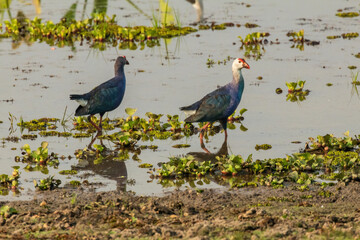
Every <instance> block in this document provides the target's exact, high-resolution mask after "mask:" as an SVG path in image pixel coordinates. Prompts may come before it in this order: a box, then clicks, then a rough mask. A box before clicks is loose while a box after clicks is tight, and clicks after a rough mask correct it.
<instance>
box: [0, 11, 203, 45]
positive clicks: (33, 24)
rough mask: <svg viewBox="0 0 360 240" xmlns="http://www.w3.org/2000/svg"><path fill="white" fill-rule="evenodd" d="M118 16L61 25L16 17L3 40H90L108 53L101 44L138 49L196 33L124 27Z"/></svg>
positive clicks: (185, 29) (57, 42)
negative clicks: (165, 39)
mask: <svg viewBox="0 0 360 240" xmlns="http://www.w3.org/2000/svg"><path fill="white" fill-rule="evenodd" d="M115 17H116V16H115V15H113V16H112V17H109V16H106V15H105V14H104V13H94V14H93V16H92V18H89V19H85V20H82V21H75V20H74V19H71V20H67V19H65V18H63V19H62V20H61V21H60V22H59V23H53V22H52V21H47V22H43V21H42V19H40V18H38V17H35V18H34V19H33V20H30V19H25V21H21V22H20V21H18V20H17V19H16V18H14V19H12V20H11V21H4V24H5V32H4V33H2V34H0V37H2V38H4V37H11V38H13V40H14V41H17V40H19V39H20V38H21V36H29V38H30V41H37V40H40V41H41V42H46V43H47V44H49V45H52V46H53V45H57V46H59V47H64V46H73V44H74V42H81V43H82V42H83V41H86V42H88V43H89V44H92V46H93V47H96V48H99V49H100V50H104V49H105V48H106V46H105V45H103V44H99V43H107V44H110V45H112V46H117V45H118V44H119V47H120V48H124V47H125V46H126V48H130V49H136V48H137V45H138V44H140V45H141V46H142V47H144V46H145V45H144V44H143V43H144V42H153V43H152V44H146V45H147V46H148V47H151V46H155V45H157V44H158V39H160V38H171V37H175V36H181V35H186V34H189V33H191V32H195V31H196V29H194V28H191V27H177V26H174V25H166V26H163V27H146V26H135V27H124V26H119V25H117V24H116V22H115ZM125 43H126V44H125ZM129 43H131V44H129Z"/></svg>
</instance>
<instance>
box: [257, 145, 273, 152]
mask: <svg viewBox="0 0 360 240" xmlns="http://www.w3.org/2000/svg"><path fill="white" fill-rule="evenodd" d="M271 148H272V146H271V145H270V144H256V146H255V150H256V151H258V150H260V149H262V150H269V149H271Z"/></svg>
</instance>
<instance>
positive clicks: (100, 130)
mask: <svg viewBox="0 0 360 240" xmlns="http://www.w3.org/2000/svg"><path fill="white" fill-rule="evenodd" d="M91 117H92V115H89V116H88V121H89V123H91V125H93V126H94V128H96V130H97V131H98V132H99V133H100V134H101V133H102V129H101V128H100V127H98V126H97V125H96V124H95V123H94V122H93V121H91ZM100 126H101V117H100Z"/></svg>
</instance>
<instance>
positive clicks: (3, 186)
mask: <svg viewBox="0 0 360 240" xmlns="http://www.w3.org/2000/svg"><path fill="white" fill-rule="evenodd" d="M19 168H20V167H18V166H15V167H13V169H14V170H13V172H12V174H11V175H7V174H1V175H0V195H7V194H8V191H9V190H12V191H15V192H16V191H17V190H18V186H19V178H20V172H19Z"/></svg>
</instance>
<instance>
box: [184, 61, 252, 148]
mask: <svg viewBox="0 0 360 240" xmlns="http://www.w3.org/2000/svg"><path fill="white" fill-rule="evenodd" d="M242 68H247V69H250V66H249V64H247V63H246V62H245V60H244V59H242V58H238V59H235V60H234V62H233V64H232V73H233V80H232V81H231V82H230V83H228V84H226V85H225V86H223V87H221V88H218V89H216V90H215V91H213V92H211V93H209V94H207V95H206V96H205V97H203V98H202V99H201V100H199V101H197V102H195V103H194V104H192V105H189V106H186V107H181V108H180V110H182V111H184V112H185V113H187V114H190V116H189V117H187V118H186V119H185V122H209V123H207V124H206V125H205V126H204V127H203V128H202V129H201V132H200V143H201V146H202V147H203V146H204V143H203V131H204V130H205V129H206V128H207V126H208V125H209V124H210V123H212V122H215V121H220V123H221V125H222V127H223V128H224V130H225V139H226V138H227V131H226V128H227V119H228V117H229V116H230V115H231V114H232V113H233V112H234V111H235V110H236V108H237V106H238V105H239V103H240V100H241V96H242V93H243V91H244V78H243V76H242V73H241V69H242Z"/></svg>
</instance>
